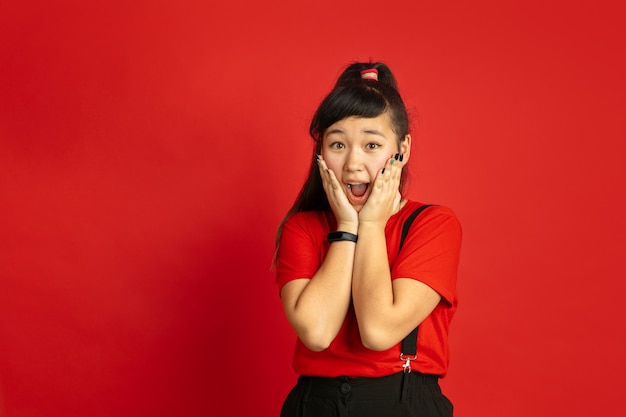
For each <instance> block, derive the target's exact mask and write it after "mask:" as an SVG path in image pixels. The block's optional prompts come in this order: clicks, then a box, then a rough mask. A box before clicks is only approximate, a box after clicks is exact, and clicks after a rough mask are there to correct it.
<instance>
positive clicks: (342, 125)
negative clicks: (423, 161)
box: [321, 113, 411, 212]
mask: <svg viewBox="0 0 626 417" xmlns="http://www.w3.org/2000/svg"><path fill="white" fill-rule="evenodd" d="M410 145H411V137H410V136H409V135H407V137H406V139H405V140H404V141H403V142H402V143H401V145H400V148H398V142H397V139H396V135H395V133H394V132H393V129H392V127H391V118H390V117H389V114H388V113H383V114H381V115H380V116H378V117H373V118H363V117H355V116H352V117H347V118H345V119H342V120H340V121H338V122H336V123H334V124H333V125H331V126H329V127H328V129H326V131H325V132H324V136H323V138H322V149H321V154H322V157H323V158H324V161H326V165H327V166H328V168H329V169H330V170H332V171H333V172H334V173H335V175H336V176H337V179H338V180H339V182H340V183H341V185H342V188H343V191H344V192H345V193H346V196H347V197H348V200H349V201H350V203H351V204H352V206H353V207H354V208H355V209H356V211H357V212H359V211H360V210H361V208H363V205H364V204H365V202H366V201H367V198H368V197H369V195H370V184H371V183H372V182H373V181H374V179H375V178H376V175H377V174H378V172H379V171H380V170H381V169H382V168H383V167H384V166H385V164H386V163H387V161H389V158H392V157H393V155H395V154H396V153H403V154H405V157H404V161H405V162H406V161H407V159H408V152H409V150H410Z"/></svg>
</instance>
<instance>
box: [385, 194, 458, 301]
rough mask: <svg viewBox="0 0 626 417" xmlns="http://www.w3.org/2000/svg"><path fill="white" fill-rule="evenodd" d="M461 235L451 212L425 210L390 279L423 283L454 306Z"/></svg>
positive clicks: (437, 209)
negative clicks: (406, 279)
mask: <svg viewBox="0 0 626 417" xmlns="http://www.w3.org/2000/svg"><path fill="white" fill-rule="evenodd" d="M461 235H462V231H461V225H460V223H459V221H458V220H457V218H456V216H455V214H454V212H453V211H452V210H450V209H448V208H445V207H440V206H437V207H433V208H432V209H429V210H426V211H425V212H424V213H423V214H422V215H421V216H419V217H418V218H417V220H416V221H415V223H413V225H412V226H411V229H410V231H409V233H408V235H407V237H406V239H405V241H404V245H403V247H402V249H401V250H400V253H399V254H398V258H397V259H396V262H395V263H394V265H393V267H392V269H391V276H392V279H396V278H412V279H415V280H417V281H420V282H423V283H424V284H426V285H428V286H429V287H431V288H432V289H434V290H435V291H437V292H438V293H439V294H440V295H441V297H442V298H443V299H444V300H445V301H447V302H448V303H449V304H450V305H452V304H454V303H455V302H456V281H457V271H458V265H459V254H460V249H461Z"/></svg>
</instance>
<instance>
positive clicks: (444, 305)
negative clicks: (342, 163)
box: [277, 201, 461, 377]
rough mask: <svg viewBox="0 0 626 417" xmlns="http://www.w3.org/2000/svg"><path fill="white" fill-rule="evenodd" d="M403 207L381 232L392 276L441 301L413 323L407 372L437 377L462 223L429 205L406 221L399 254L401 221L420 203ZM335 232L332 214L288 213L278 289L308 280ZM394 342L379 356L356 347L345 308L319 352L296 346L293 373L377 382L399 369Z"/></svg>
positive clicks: (352, 320)
mask: <svg viewBox="0 0 626 417" xmlns="http://www.w3.org/2000/svg"><path fill="white" fill-rule="evenodd" d="M421 205H422V204H421V203H417V202H412V201H409V202H407V203H406V204H405V205H404V207H403V208H402V209H401V210H400V211H399V212H398V213H396V214H394V215H393V216H391V218H389V220H388V222H387V225H386V227H385V237H386V239H387V254H388V257H389V265H390V266H391V279H392V280H393V279H396V278H412V279H415V280H418V281H421V282H423V283H425V284H426V285H428V286H430V287H431V288H433V289H434V290H435V291H437V292H438V293H439V294H440V295H441V297H442V300H441V302H440V303H439V305H438V306H437V307H436V308H435V310H433V312H432V313H431V314H430V315H429V316H428V317H427V318H426V319H425V320H424V321H423V322H422V323H421V324H420V326H419V334H418V344H417V359H416V360H415V361H413V362H412V363H411V368H412V369H413V370H417V371H419V372H422V373H426V374H435V375H441V376H444V375H445V374H446V371H447V368H448V362H449V352H448V327H449V325H450V320H451V319H452V316H453V315H454V312H455V310H456V307H457V294H456V278H457V269H458V261H459V251H460V244H461V226H460V224H459V222H458V220H457V218H456V216H455V214H454V212H453V211H452V210H450V209H448V208H445V207H441V206H433V207H429V208H427V209H426V210H424V211H423V212H422V213H421V214H420V215H419V216H418V217H417V219H416V220H415V221H414V222H413V225H412V226H411V230H410V232H409V234H408V236H407V237H406V239H405V241H404V244H403V247H402V251H401V252H400V253H398V248H399V245H400V236H401V232H402V225H403V224H404V221H405V220H406V219H407V218H408V217H409V216H410V215H411V213H413V212H414V211H415V209H416V208H418V207H419V206H421ZM335 227H336V221H335V216H334V214H333V213H332V212H331V211H327V212H314V211H308V212H300V213H296V214H294V215H293V216H291V217H290V218H289V219H288V220H287V222H286V223H285V225H284V227H283V231H282V236H281V241H280V248H279V253H278V262H277V273H278V284H279V286H280V288H282V287H283V285H285V284H286V283H287V282H289V281H292V280H294V279H299V278H311V277H312V276H313V275H314V274H315V273H316V272H317V270H318V269H319V267H320V266H321V264H322V261H323V260H324V257H325V256H326V253H327V251H328V247H329V243H328V242H327V240H326V236H327V234H328V233H329V232H330V231H334V230H335ZM403 363H404V362H403V361H401V360H400V343H398V345H397V346H394V347H392V348H391V349H388V350H385V351H382V352H378V351H374V350H370V349H367V348H366V347H364V346H363V345H362V343H361V338H360V336H359V329H358V323H357V320H356V316H355V314H354V309H353V308H352V306H351V307H350V309H349V310H348V314H347V315H346V319H345V321H344V323H343V326H342V328H341V330H340V331H339V333H338V334H337V337H336V338H335V340H333V342H332V343H331V344H330V346H329V347H328V348H327V349H325V350H324V351H322V352H314V351H312V350H310V349H308V348H307V347H306V346H305V345H304V344H303V343H302V342H301V341H300V340H299V339H298V340H297V341H296V347H295V353H294V358H293V368H294V370H295V371H296V373H298V374H299V375H307V376H327V377H336V376H351V377H359V376H362V377H379V376H385V375H390V374H394V373H398V372H402V370H403V368H402V364H403Z"/></svg>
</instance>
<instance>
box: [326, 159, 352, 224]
mask: <svg viewBox="0 0 626 417" xmlns="http://www.w3.org/2000/svg"><path fill="white" fill-rule="evenodd" d="M317 164H318V167H319V173H320V176H321V178H322V185H323V187H324V191H325V192H326V197H327V198H328V203H329V204H330V207H331V209H332V210H333V213H334V214H335V218H336V219H337V226H338V227H339V228H343V229H347V228H352V229H355V228H356V227H358V222H359V218H358V214H357V212H356V210H355V209H354V207H352V205H351V204H350V202H349V201H348V197H347V196H346V194H345V192H344V190H343V187H342V186H341V184H340V183H339V180H338V179H337V177H336V176H335V173H334V172H333V171H332V170H330V169H329V168H328V166H327V165H326V161H324V159H323V158H322V156H321V155H317ZM343 231H347V232H352V230H343Z"/></svg>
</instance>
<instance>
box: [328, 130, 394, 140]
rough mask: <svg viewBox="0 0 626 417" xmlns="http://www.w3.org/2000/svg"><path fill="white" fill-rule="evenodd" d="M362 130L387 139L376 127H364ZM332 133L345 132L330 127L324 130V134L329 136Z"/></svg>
mask: <svg viewBox="0 0 626 417" xmlns="http://www.w3.org/2000/svg"><path fill="white" fill-rule="evenodd" d="M362 132H363V133H366V134H368V135H375V136H380V137H381V138H384V139H387V136H385V135H384V134H383V133H382V132H380V131H379V130H376V129H365V130H363V131H362ZM334 134H345V132H344V131H343V130H342V129H332V130H329V131H328V132H326V136H330V135H334Z"/></svg>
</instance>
